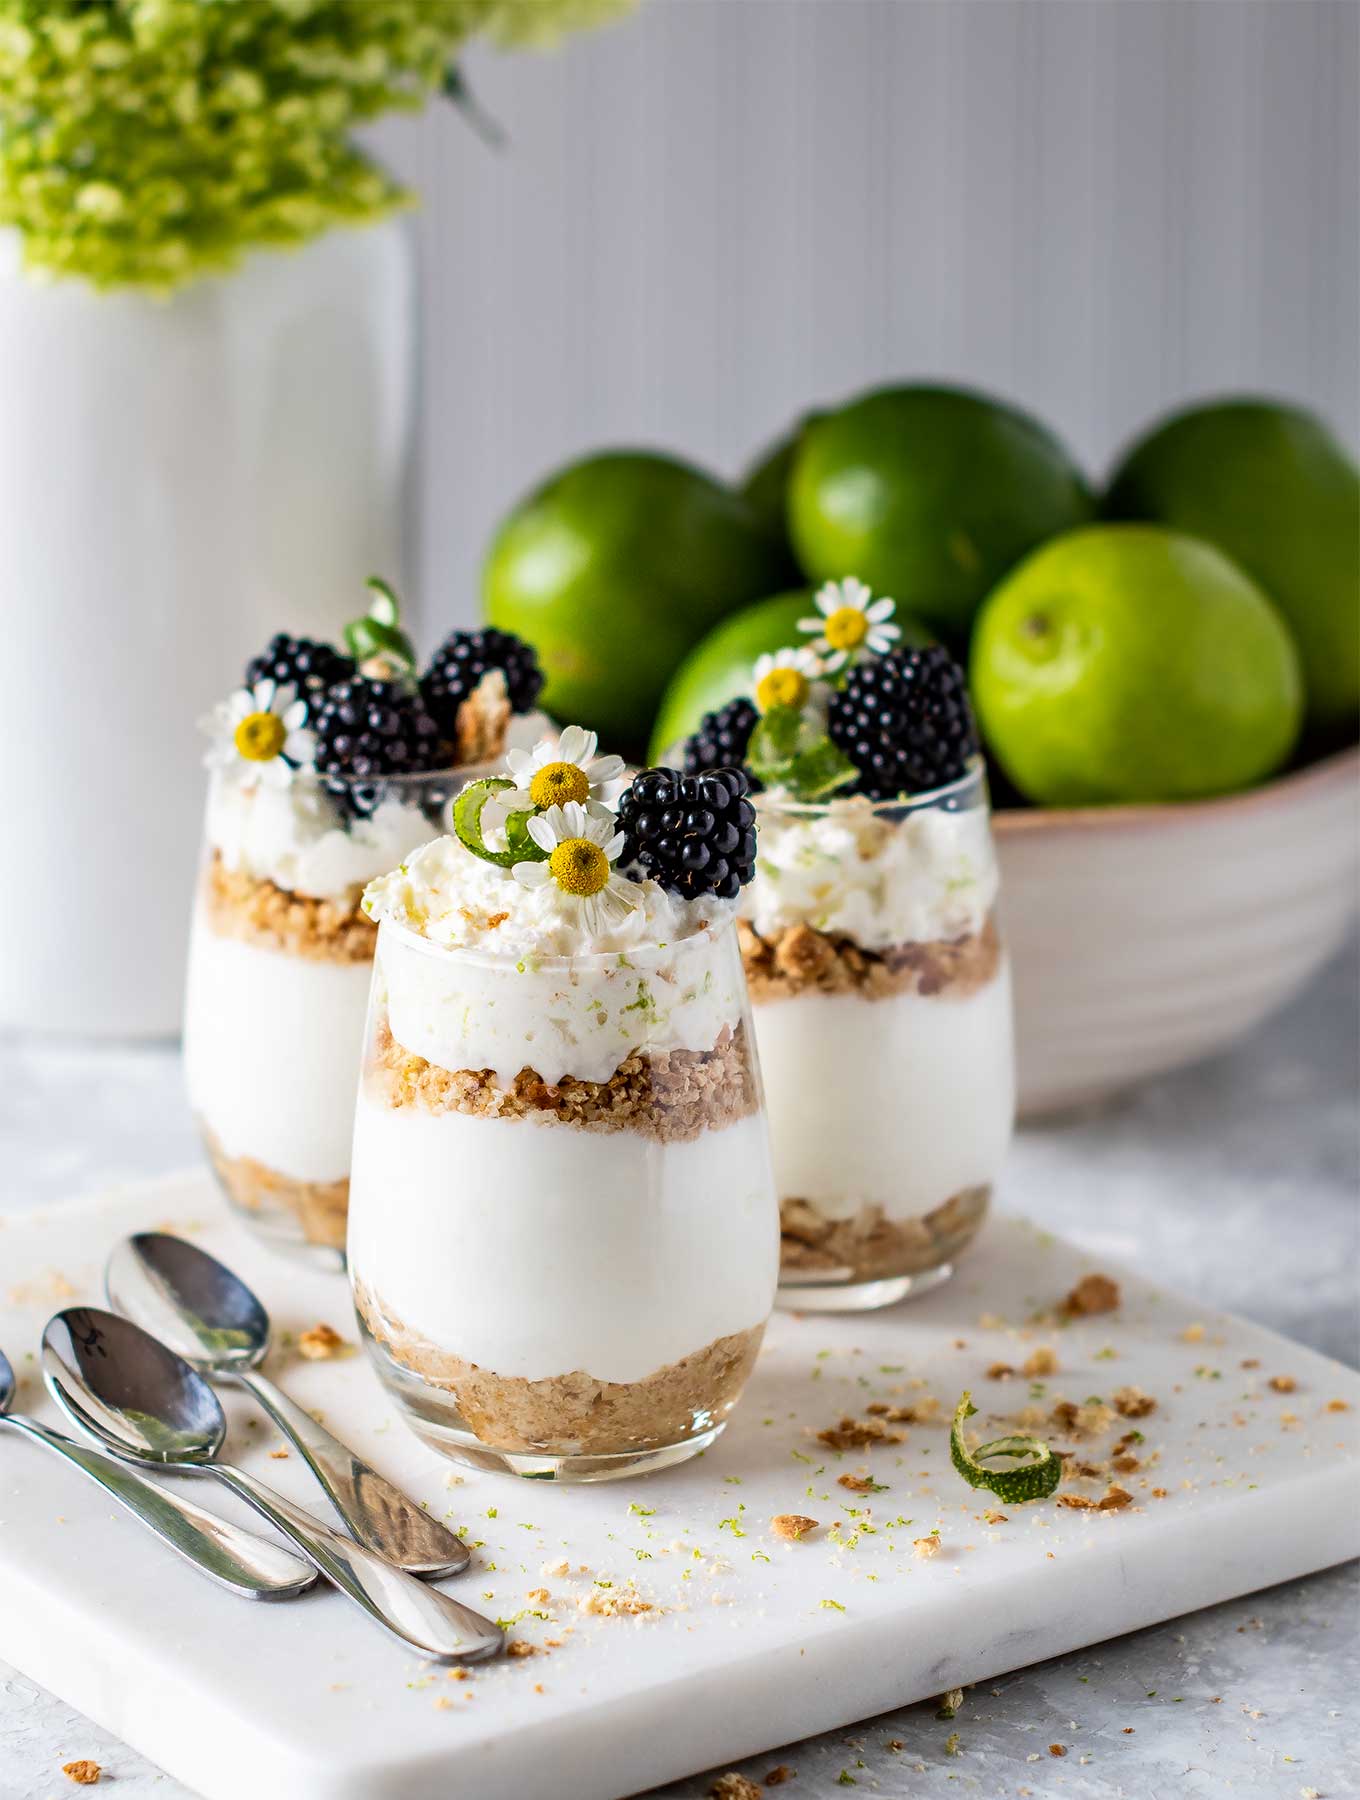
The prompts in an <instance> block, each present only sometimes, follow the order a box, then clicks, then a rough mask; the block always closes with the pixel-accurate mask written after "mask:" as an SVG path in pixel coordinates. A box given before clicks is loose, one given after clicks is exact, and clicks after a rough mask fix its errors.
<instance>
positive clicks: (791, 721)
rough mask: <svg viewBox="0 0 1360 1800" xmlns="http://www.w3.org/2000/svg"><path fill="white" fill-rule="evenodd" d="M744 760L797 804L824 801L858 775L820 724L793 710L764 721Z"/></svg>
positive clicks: (777, 709)
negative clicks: (806, 801) (802, 801)
mask: <svg viewBox="0 0 1360 1800" xmlns="http://www.w3.org/2000/svg"><path fill="white" fill-rule="evenodd" d="M746 760H747V762H748V763H749V764H750V766H751V769H752V771H753V773H754V774H755V775H756V776H757V777H758V778H759V779H760V780H761V781H763V782H764V784H765V786H766V787H778V788H783V789H784V790H785V792H786V793H788V794H790V795H791V796H792V797H793V799H795V800H824V799H825V798H826V796H827V795H828V794H834V793H836V792H837V791H838V790H839V789H841V788H843V787H848V786H849V785H850V783H851V782H852V781H855V780H856V779H857V778H858V775H859V770H858V769H857V768H856V767H855V765H854V764H853V763H852V762H851V761H850V759H849V757H848V756H846V755H845V754H844V753H843V752H842V751H841V750H839V749H837V747H836V745H835V744H833V743H832V741H831V739H830V738H829V737H828V736H827V735H826V733H825V732H823V731H819V730H818V728H817V724H816V721H815V720H814V719H812V718H810V717H809V716H808V715H807V713H805V712H802V711H800V710H799V709H798V708H797V707H793V706H772V707H771V708H770V709H769V711H768V712H767V713H765V714H764V715H763V717H762V718H761V720H760V722H759V724H757V726H756V728H755V730H754V731H753V732H752V733H751V741H750V743H749V744H748V745H747V747H746Z"/></svg>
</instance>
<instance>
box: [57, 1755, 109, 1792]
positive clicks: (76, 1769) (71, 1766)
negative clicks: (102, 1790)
mask: <svg viewBox="0 0 1360 1800" xmlns="http://www.w3.org/2000/svg"><path fill="white" fill-rule="evenodd" d="M61 1772H62V1774H63V1775H64V1776H65V1777H66V1779H67V1780H68V1781H74V1782H75V1784H76V1786H77V1787H93V1786H94V1784H95V1782H96V1781H98V1780H99V1777H100V1776H101V1775H102V1774H103V1773H104V1771H103V1770H102V1769H101V1768H100V1766H99V1764H98V1763H97V1762H91V1761H90V1760H89V1758H88V1757H82V1758H81V1760H80V1761H79V1762H68V1763H63V1764H62V1765H61Z"/></svg>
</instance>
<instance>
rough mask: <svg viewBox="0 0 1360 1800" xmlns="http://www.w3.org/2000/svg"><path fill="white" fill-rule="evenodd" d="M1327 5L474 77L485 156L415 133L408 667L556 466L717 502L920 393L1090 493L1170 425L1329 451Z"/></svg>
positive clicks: (733, 19) (1017, 9)
mask: <svg viewBox="0 0 1360 1800" xmlns="http://www.w3.org/2000/svg"><path fill="white" fill-rule="evenodd" d="M1358 28H1360V9H1358V8H1357V7H1356V5H1354V4H1353V3H1352V0H645V3H644V5H643V7H642V10H641V11H640V13H638V14H637V15H636V16H635V17H633V18H632V19H631V20H628V21H626V22H624V23H623V24H622V25H619V26H615V27H613V28H612V29H609V30H606V31H602V32H599V33H597V34H593V35H589V36H586V37H583V38H578V39H575V40H573V41H571V42H570V43H569V44H568V45H567V46H566V47H565V49H563V50H561V51H559V52H556V53H552V54H549V55H546V56H537V55H526V54H520V55H517V56H514V57H500V56H496V55H492V54H478V55H475V56H474V57H473V58H471V59H470V61H469V64H468V74H469V77H470V79H471V80H472V82H473V85H474V87H475V89H476V91H477V94H478V96H479V98H480V99H481V100H482V102H483V103H484V104H485V106H486V107H487V108H488V109H489V110H490V111H491V112H492V113H493V114H494V115H495V116H496V117H497V118H498V119H499V120H500V121H501V123H502V125H503V126H504V127H505V129H506V131H507V133H508V135H509V139H510V141H509V144H508V146H507V147H506V148H505V149H504V150H501V151H495V150H490V149H487V148H485V147H483V145H482V144H481V143H480V142H479V141H478V140H477V139H476V138H475V137H474V136H473V135H472V133H471V132H470V131H469V130H468V128H467V126H466V125H465V124H464V123H463V122H462V120H461V119H460V118H459V117H458V116H457V115H456V114H455V113H453V112H452V110H451V109H448V108H445V107H442V106H441V107H436V108H435V109H433V110H432V111H431V112H430V113H429V114H427V115H426V116H425V117H424V118H423V119H421V120H420V121H419V122H412V121H410V120H405V119H398V120H393V121H388V122H385V123H384V124H383V126H382V127H380V128H379V130H378V131H376V132H375V133H374V140H375V142H376V144H377V146H378V148H379V149H380V152H381V153H382V154H383V155H384V156H385V157H386V158H387V159H388V160H389V161H390V162H392V163H393V164H394V165H395V166H396V167H397V168H398V169H399V170H400V172H401V173H402V174H403V176H405V177H406V178H407V179H408V180H410V181H411V182H413V183H414V184H415V185H417V186H418V187H419V189H420V190H421V192H422V194H423V196H424V207H423V210H422V212H421V213H420V214H419V215H418V218H417V224H416V230H417V232H418V236H419V240H420V244H421V250H422V254H423V262H424V268H423V283H424V299H425V342H424V350H423V404H424V409H425V414H424V438H423V470H422V478H421V494H420V502H421V531H420V538H419V543H420V550H419V557H418V564H417V569H416V584H415V585H416V586H417V587H418V588H419V590H420V593H421V604H422V611H423V614H424V618H425V621H426V635H427V636H429V635H431V634H432V632H433V631H434V629H435V628H439V629H444V628H447V626H448V625H449V624H451V623H454V622H465V621H468V620H470V619H471V618H472V617H473V616H474V614H475V612H476V610H477V575H478V568H479V564H480V559H481V555H482V552H483V550H484V547H485V544H486V541H487V538H488V535H489V532H490V530H491V528H492V527H493V525H494V523H495V522H496V520H497V519H498V517H499V516H500V514H501V513H502V512H503V511H504V510H505V509H506V507H508V506H509V505H510V504H511V503H512V502H513V501H514V500H515V499H516V498H517V497H518V496H519V495H520V494H521V493H522V492H524V491H525V490H526V489H527V488H528V487H529V486H530V485H531V484H532V483H533V482H534V481H535V480H536V479H537V478H538V477H539V476H540V475H541V474H543V473H544V472H546V471H547V470H548V469H550V468H551V467H553V466H554V465H555V464H556V463H558V462H560V461H561V460H563V459H564V458H567V457H570V456H573V455H576V454H579V453H580V452H583V451H585V450H588V449H593V448H597V447H602V446H604V445H607V444H651V445H659V446H667V447H671V448H674V449H677V450H679V451H681V452H683V453H685V454H688V455H690V456H692V457H694V458H696V459H698V460H699V461H701V462H705V463H707V464H710V465H712V466H713V467H715V468H717V469H719V470H723V471H728V472H735V471H736V470H737V469H739V468H740V467H741V466H742V465H743V464H744V463H745V461H746V460H747V458H748V457H749V455H750V454H751V452H752V451H754V450H755V449H756V448H757V447H759V446H760V445H761V444H762V443H763V441H764V440H765V439H767V438H768V437H771V436H773V435H774V434H775V433H777V432H778V431H779V430H780V429H781V428H782V426H783V425H784V424H785V423H786V422H787V421H788V420H789V419H790V418H792V417H793V416H794V415H795V414H796V413H798V412H799V411H801V410H802V409H803V408H804V407H806V406H807V405H808V404H810V403H812V402H814V401H820V402H825V401H830V400H835V399H837V398H838V397H841V396H845V395H847V394H849V393H851V392H853V391H855V390H856V389H858V388H861V387H863V386H865V385H868V384H871V383H875V382H878V381H881V380H883V379H885V378H889V377H903V376H910V375H923V374H924V375H931V376H945V377H954V378H961V379H965V380H968V381H970V382H973V383H976V384H978V385H981V386H986V387H992V388H995V389H997V390H999V391H1000V392H1001V393H1003V394H1007V395H1010V396H1012V397H1013V398H1015V399H1017V400H1019V401H1021V402H1023V403H1025V404H1027V405H1029V406H1031V407H1032V408H1033V409H1035V410H1036V411H1037V412H1039V413H1040V414H1042V415H1043V416H1044V417H1046V418H1047V419H1048V420H1050V421H1051V422H1052V423H1053V424H1054V425H1055V426H1056V427H1057V428H1058V429H1059V430H1060V431H1062V432H1063V433H1064V434H1065V435H1066V436H1067V437H1068V439H1069V440H1070V442H1071V443H1072V445H1073V446H1074V448H1075V449H1076V450H1077V452H1078V453H1079V454H1080V455H1081V456H1082V457H1084V458H1085V459H1086V460H1087V462H1088V464H1089V465H1091V466H1092V468H1093V469H1095V470H1097V471H1098V470H1099V469H1100V468H1102V467H1103V466H1104V465H1105V464H1106V463H1107V461H1108V459H1109V457H1110V455H1111V453H1112V451H1113V450H1114V448H1115V447H1116V446H1117V444H1118V443H1119V441H1120V440H1121V438H1122V437H1123V436H1124V435H1125V434H1127V433H1128V432H1130V431H1131V430H1133V429H1135V428H1136V427H1137V426H1138V425H1140V424H1141V423H1142V422H1143V421H1144V420H1146V419H1147V418H1148V417H1149V416H1150V415H1151V414H1153V413H1155V412H1157V411H1158V410H1159V409H1160V408H1162V407H1163V406H1165V405H1166V404H1167V403H1169V402H1171V401H1174V400H1177V399H1179V398H1180V397H1182V396H1186V395H1192V394H1199V393H1204V392H1207V391H1212V390H1216V389H1217V390H1222V389H1226V388H1242V387H1248V388H1254V389H1267V390H1273V391H1275V392H1278V393H1281V394H1284V395H1288V396H1292V397H1294V398H1298V399H1302V400H1304V401H1307V402H1310V403H1312V404H1314V405H1315V406H1317V407H1319V408H1321V409H1322V411H1323V412H1325V413H1326V414H1327V415H1329V416H1330V418H1331V419H1332V420H1333V422H1334V423H1335V424H1336V425H1337V426H1338V427H1339V428H1340V429H1341V431H1342V432H1343V433H1344V434H1345V435H1346V437H1347V438H1348V439H1350V440H1351V441H1352V442H1354V441H1355V439H1356V437H1357V435H1358V434H1360V364H1358V361H1357V358H1358V356H1360V335H1358V334H1357V290H1358V287H1360V274H1358V273H1357V226H1358V221H1360V193H1358V191H1357V189H1358V186H1360V173H1358V171H1360V144H1358V143H1357V119H1358V118H1360V81H1358V80H1357V62H1358V59H1360V29H1358Z"/></svg>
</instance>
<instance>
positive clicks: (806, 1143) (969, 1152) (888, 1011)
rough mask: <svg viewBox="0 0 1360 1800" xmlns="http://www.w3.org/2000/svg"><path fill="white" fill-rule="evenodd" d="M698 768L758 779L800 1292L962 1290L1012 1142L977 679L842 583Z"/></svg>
mask: <svg viewBox="0 0 1360 1800" xmlns="http://www.w3.org/2000/svg"><path fill="white" fill-rule="evenodd" d="M816 604H817V613H816V615H815V616H813V617H810V618H809V619H807V620H806V621H804V622H803V624H804V629H805V630H806V631H807V632H808V633H809V635H810V636H811V637H812V638H813V640H814V641H813V642H812V643H810V644H805V645H803V646H801V647H798V648H794V649H790V650H785V651H780V652H778V653H776V654H774V655H771V656H766V657H762V658H761V660H760V662H759V663H758V664H757V665H756V668H755V670H754V671H753V676H752V684H751V685H752V692H751V696H750V697H749V698H746V697H743V698H739V699H737V700H734V701H732V702H731V703H730V704H728V705H727V706H725V707H723V708H721V709H720V710H719V711H718V712H715V713H710V714H708V715H707V716H706V717H705V718H704V720H703V722H702V724H701V725H700V728H699V730H698V731H697V732H696V733H695V734H694V736H693V737H691V738H690V739H688V740H687V742H686V743H685V745H684V746H683V762H684V767H685V769H686V770H687V771H689V772H690V773H697V772H699V771H701V770H703V769H704V768H706V767H707V766H708V765H709V764H710V763H711V762H714V761H724V762H727V761H732V760H737V761H739V762H743V763H744V764H745V766H746V767H747V769H748V770H749V772H750V776H751V780H752V785H753V786H754V787H757V788H758V789H759V792H758V793H757V795H756V799H755V804H756V808H757V812H758V816H759V827H760V854H759V859H758V863H757V868H756V875H755V879H754V881H753V882H752V883H751V884H750V886H749V887H748V888H747V889H746V890H745V892H744V894H743V900H742V909H741V910H742V919H741V925H740V932H741V943H742V953H743V957H744V959H745V965H746V973H747V979H748V982H749V985H750V991H751V999H752V1002H753V1004H754V1008H755V1021H756V1034H757V1038H758V1041H759V1045H760V1056H761V1062H762V1065H763V1067H764V1070H765V1080H766V1084H767V1090H768V1095H769V1111H770V1128H771V1136H772V1141H773V1148H774V1159H775V1171H776V1176H777V1179H778V1183H779V1194H780V1223H781V1232H782V1257H781V1276H780V1286H781V1299H782V1300H784V1301H785V1302H786V1303H788V1304H790V1305H793V1306H797V1307H801V1308H805V1309H806V1308H817V1307H821V1308H825V1309H840V1308H859V1307H869V1306H878V1305H884V1304H887V1303H888V1302H890V1301H892V1300H896V1299H900V1298H901V1297H902V1296H903V1295H905V1294H908V1293H911V1292H919V1291H921V1290H922V1289H923V1288H926V1287H929V1286H933V1285H934V1284H935V1283H937V1282H939V1281H941V1280H943V1279H945V1278H946V1277H947V1276H948V1274H949V1272H950V1269H951V1266H952V1264H953V1261H954V1259H955V1257H956V1256H957V1255H958V1254H959V1252H960V1251H961V1250H962V1249H963V1248H964V1247H965V1246H966V1245H967V1244H968V1242H969V1241H970V1239H971V1238H972V1237H973V1235H974V1233H975V1232H976V1231H977V1229H978V1227H979V1225H980V1224H981V1222H982V1219H983V1216H984V1214H985V1212H986V1210H987V1206H988V1203H989V1199H990V1196H991V1192H992V1185H993V1183H994V1181H995V1179H996V1176H997V1172H998V1170H999V1168H1000V1166H1001V1162H1002V1159H1003V1157H1004V1155H1005V1151H1006V1147H1007V1144H1008V1142H1009V1139H1010V1133H1011V1126H1012V1120H1013V1114H1014V1103H1015V1095H1014V1070H1013V1049H1012V1027H1011V997H1010V981H1009V973H1008V968H1007V963H1006V958H1005V953H1004V950H1003V947H1002V942H1001V937H1000V933H999V930H998V925H997V916H996V900H997V870H996V859H995V855H994V852H993V846H992V840H991V832H990V825H989V815H988V804H987V788H986V778H985V775H984V771H983V766H982V760H981V757H980V755H979V753H978V745H977V740H976V736H975V734H974V729H973V723H972V717H971V713H970V710H969V706H968V698H967V692H966V688H965V684H964V678H963V674H962V672H961V670H960V669H959V668H958V667H957V665H956V664H955V663H954V662H953V660H952V658H951V657H950V656H949V654H948V653H947V651H945V650H943V649H942V648H940V647H939V646H938V645H924V646H922V647H910V648H908V647H903V646H902V644H901V641H900V638H901V634H900V628H899V627H898V626H897V625H896V624H894V623H893V620H892V615H893V612H894V610H895V609H894V605H893V602H892V601H891V600H887V599H877V600H876V599H874V598H873V596H872V595H871V593H870V591H869V590H868V589H867V588H866V587H864V585H863V584H862V583H860V582H858V581H855V580H846V581H843V582H832V583H828V584H827V585H826V586H825V587H824V588H823V589H822V590H821V591H820V592H819V594H818V596H817V602H816Z"/></svg>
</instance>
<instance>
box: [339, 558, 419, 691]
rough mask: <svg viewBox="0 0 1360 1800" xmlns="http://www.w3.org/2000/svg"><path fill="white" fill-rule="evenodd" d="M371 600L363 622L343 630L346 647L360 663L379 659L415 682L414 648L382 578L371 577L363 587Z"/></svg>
mask: <svg viewBox="0 0 1360 1800" xmlns="http://www.w3.org/2000/svg"><path fill="white" fill-rule="evenodd" d="M364 585H365V586H366V587H367V588H368V590H369V592H370V593H371V594H372V595H373V599H372V600H371V601H370V603H369V608H368V611H367V612H366V613H365V614H364V616H363V618H362V619H351V620H350V622H349V624H348V625H346V627H345V648H346V649H347V650H348V651H349V653H350V655H351V656H352V657H353V658H354V660H355V662H357V663H359V664H361V665H362V664H363V663H366V662H367V661H368V660H369V658H370V657H375V656H378V657H382V658H383V659H384V661H386V662H388V663H391V664H392V665H393V667H394V668H395V669H396V670H397V671H399V673H400V675H401V676H402V677H404V678H409V679H414V676H415V669H416V647H415V645H414V644H413V643H412V642H411V640H410V638H409V637H408V636H407V634H406V633H405V632H404V631H403V630H402V628H401V606H400V602H399V601H398V599H397V596H396V594H395V593H394V592H393V591H392V588H391V587H390V586H389V585H388V583H387V582H385V581H384V580H383V578H382V576H381V575H370V576H369V578H368V580H367V582H365V584H364Z"/></svg>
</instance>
